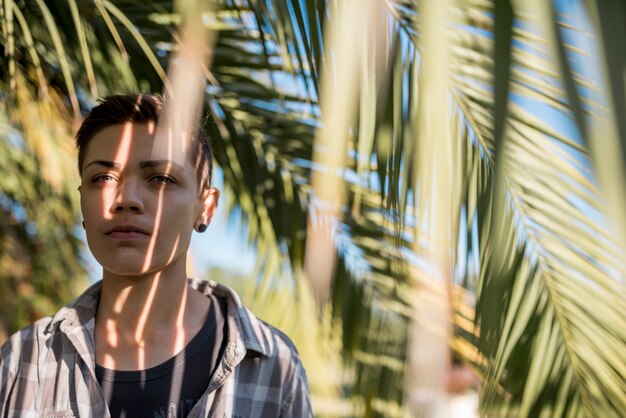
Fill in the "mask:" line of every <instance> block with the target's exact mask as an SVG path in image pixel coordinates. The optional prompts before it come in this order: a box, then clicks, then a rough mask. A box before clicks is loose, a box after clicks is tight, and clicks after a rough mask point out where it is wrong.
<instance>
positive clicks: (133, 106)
mask: <svg viewBox="0 0 626 418" xmlns="http://www.w3.org/2000/svg"><path fill="white" fill-rule="evenodd" d="M99 102H100V103H99V104H98V105H97V106H95V107H94V108H93V109H91V112H89V114H88V115H87V117H86V118H85V120H84V121H83V123H82V124H81V125H80V128H79V129H78V132H77V133H76V148H77V149H78V172H79V174H80V175H81V176H82V174H83V163H84V161H85V152H86V151H87V145H89V142H90V141H91V139H92V138H93V137H94V135H96V134H97V133H98V132H100V131H101V130H103V129H104V128H107V127H109V126H113V125H118V124H123V123H128V122H131V123H149V122H154V123H155V124H158V123H159V116H160V115H161V111H162V109H163V98H162V97H161V96H159V95H156V94H119V95H114V96H108V97H105V98H103V99H100V100H99ZM192 131H193V135H192V137H193V138H194V141H193V142H194V143H193V144H192V147H191V156H190V157H191V161H193V162H194V163H195V168H196V173H197V174H198V181H200V182H202V181H203V179H206V180H207V186H209V185H210V184H211V176H212V173H213V148H212V147H211V141H210V139H209V137H208V136H207V134H206V133H205V132H204V129H202V126H199V125H197V126H193V127H192Z"/></svg>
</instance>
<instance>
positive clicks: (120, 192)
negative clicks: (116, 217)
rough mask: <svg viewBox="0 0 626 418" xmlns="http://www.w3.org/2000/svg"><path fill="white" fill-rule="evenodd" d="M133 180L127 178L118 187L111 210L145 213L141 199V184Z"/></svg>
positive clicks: (115, 211)
mask: <svg viewBox="0 0 626 418" xmlns="http://www.w3.org/2000/svg"><path fill="white" fill-rule="evenodd" d="M135 183H136V182H134V181H132V180H127V181H125V182H123V183H122V184H120V185H119V187H118V189H117V195H116V196H115V200H114V201H113V205H112V206H111V211H112V212H114V213H120V212H125V211H129V212H135V213H143V211H144V205H143V201H142V199H141V192H140V190H139V186H138V185H137V184H135Z"/></svg>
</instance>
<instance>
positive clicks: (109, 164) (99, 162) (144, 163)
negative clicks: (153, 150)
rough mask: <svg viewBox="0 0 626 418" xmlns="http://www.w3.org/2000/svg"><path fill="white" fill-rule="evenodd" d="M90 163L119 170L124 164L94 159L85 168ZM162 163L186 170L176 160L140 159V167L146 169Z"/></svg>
mask: <svg viewBox="0 0 626 418" xmlns="http://www.w3.org/2000/svg"><path fill="white" fill-rule="evenodd" d="M90 165H102V166H104V167H108V168H115V169H117V170H119V169H120V168H122V165H121V164H120V163H115V162H113V161H106V160H94V161H92V162H90V163H89V164H87V165H86V166H85V168H87V167H89V166H90ZM162 165H171V166H175V167H177V168H178V169H179V170H181V171H185V169H184V168H183V167H182V166H181V165H180V164H177V163H175V162H174V161H170V160H149V161H140V162H139V168H141V169H142V170H143V169H146V168H153V167H158V166H162Z"/></svg>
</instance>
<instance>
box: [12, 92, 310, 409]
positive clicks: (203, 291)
mask: <svg viewBox="0 0 626 418" xmlns="http://www.w3.org/2000/svg"><path fill="white" fill-rule="evenodd" d="M162 110H163V99H162V98H161V97H160V96H156V95H144V94H138V95H117V96H110V97H107V98H105V99H104V100H102V101H101V102H100V104H98V105H97V106H95V107H94V108H93V109H92V111H91V112H90V113H89V115H88V116H87V117H86V118H85V120H84V122H83V123H82V125H81V127H80V129H79V130H78V133H77V134H76V143H77V148H78V170H79V173H80V176H81V185H80V187H79V192H80V204H81V210H82V214H83V218H84V223H83V226H84V228H85V231H86V236H87V243H88V246H89V248H90V250H91V252H92V253H93V255H94V257H95V259H96V260H97V261H98V262H99V264H100V265H101V266H102V269H103V272H102V280H101V281H99V282H98V283H96V284H94V285H92V286H91V287H90V288H89V289H87V290H86V291H85V292H84V293H83V294H82V295H80V296H79V297H78V298H77V299H75V300H74V301H73V302H71V303H69V304H68V305H66V306H65V307H63V308H62V309H61V310H60V311H58V312H57V313H56V314H55V315H54V316H51V317H46V318H43V319H41V320H39V321H37V322H35V323H33V324H32V325H30V326H29V327H27V328H25V329H23V330H21V331H19V332H18V333H16V334H14V335H13V336H12V337H11V338H10V339H9V340H8V341H7V342H6V343H5V344H4V345H3V346H2V348H1V355H0V362H1V363H0V416H2V417H7V416H11V417H13V416H46V417H71V416H80V417H98V418H101V417H109V416H111V417H128V418H134V417H150V418H153V417H183V416H185V417H208V416H210V417H220V418H222V417H228V418H231V417H233V418H235V417H237V418H239V417H246V418H248V417H309V416H312V412H311V406H310V400H309V389H308V383H307V378H306V374H305V370H304V368H303V366H302V363H301V361H300V359H299V357H298V353H297V350H296V348H295V346H294V345H293V343H292V342H291V341H290V340H289V338H288V337H287V336H285V335H284V334H283V333H282V332H280V331H279V330H277V329H276V328H274V327H272V326H270V325H268V324H266V323H264V322H263V321H261V320H260V319H258V318H257V317H255V316H254V315H253V314H252V313H251V312H250V311H248V310H247V309H246V308H245V307H244V306H242V304H241V302H240V300H239V297H238V296H237V294H236V293H235V292H234V291H233V290H231V289H229V288H228V287H226V286H224V285H221V284H218V283H215V282H212V281H201V280H196V279H189V278H187V273H186V255H187V250H188V247H189V243H190V239H191V235H192V231H193V230H194V229H195V230H196V231H197V232H200V233H201V232H204V231H205V229H206V228H207V225H209V223H210V221H211V218H212V216H213V214H214V213H215V210H216V208H217V204H218V199H219V191H218V190H217V189H215V188H213V187H211V172H212V165H213V163H212V149H211V146H210V142H209V140H208V138H207V137H206V135H205V134H204V133H203V131H202V129H201V128H199V127H197V128H194V129H192V130H191V131H190V135H184V134H180V133H179V135H178V136H174V135H169V134H168V133H167V130H166V129H165V130H163V129H162V130H160V129H159V128H162V126H159V125H158V123H159V117H160V115H161V113H162ZM185 138H187V139H185ZM181 145H182V146H181Z"/></svg>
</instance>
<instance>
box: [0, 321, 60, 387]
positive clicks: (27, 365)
mask: <svg viewBox="0 0 626 418" xmlns="http://www.w3.org/2000/svg"><path fill="white" fill-rule="evenodd" d="M51 322H52V317H45V318H42V319H40V320H38V321H36V322H33V323H32V324H30V325H29V326H27V327H25V328H23V329H21V330H20V331H18V332H16V333H15V334H13V335H12V336H11V337H10V338H9V339H8V340H7V341H5V343H4V344H3V345H2V347H0V383H1V384H0V386H2V387H3V386H4V385H9V384H11V382H12V381H13V380H14V379H15V378H17V377H21V378H25V379H30V378H33V379H35V377H36V376H34V375H33V376H31V375H32V374H36V372H37V364H38V362H39V358H40V356H41V354H42V351H44V350H47V349H48V348H49V347H50V344H49V343H48V341H47V340H49V339H50V338H52V333H50V332H47V330H48V328H49V326H50V324H51Z"/></svg>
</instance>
